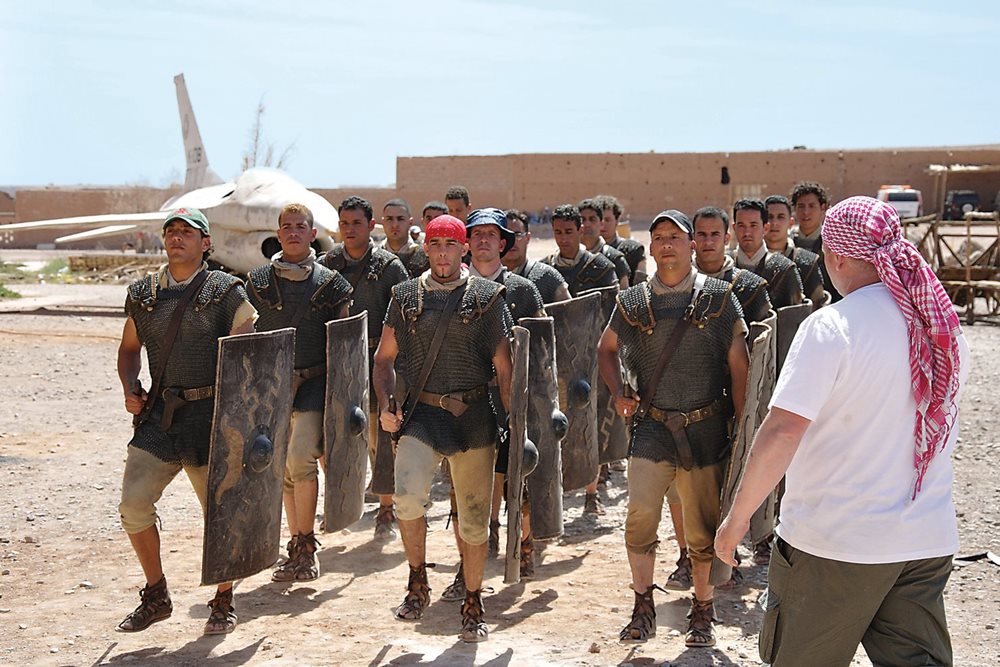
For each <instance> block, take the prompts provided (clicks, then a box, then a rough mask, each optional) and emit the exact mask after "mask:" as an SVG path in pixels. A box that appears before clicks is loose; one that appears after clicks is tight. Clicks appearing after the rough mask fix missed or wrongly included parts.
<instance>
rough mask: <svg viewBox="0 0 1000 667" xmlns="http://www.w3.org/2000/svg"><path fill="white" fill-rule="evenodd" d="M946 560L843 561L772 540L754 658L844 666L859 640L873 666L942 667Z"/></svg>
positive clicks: (948, 658) (947, 660) (946, 642)
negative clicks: (816, 554)
mask: <svg viewBox="0 0 1000 667" xmlns="http://www.w3.org/2000/svg"><path fill="white" fill-rule="evenodd" d="M951 560H952V559H951V556H943V557H939V558H927V559H923V560H913V561H905V562H898V563H876V564H859V563H845V562H843V561H836V560H831V559H829V558H820V557H819V556H813V555H812V554H808V553H806V552H804V551H800V550H799V549H796V548H795V547H793V546H791V545H790V544H788V543H787V542H785V541H784V540H782V539H780V538H778V539H776V540H775V545H774V548H773V549H772V550H771V564H770V566H769V568H768V582H767V601H766V602H765V613H764V619H763V621H762V622H761V630H760V658H761V660H763V661H764V662H767V663H771V664H772V665H774V666H775V667H784V666H791V665H848V664H850V662H851V660H852V659H853V658H854V654H855V652H856V651H857V648H858V644H859V643H860V644H861V645H863V646H864V648H865V651H866V652H867V653H868V657H869V658H870V659H871V661H872V663H873V664H875V665H894V666H898V667H909V666H911V665H912V666H916V665H948V666H950V665H951V664H952V649H951V639H950V638H949V635H948V624H947V620H946V618H945V608H944V587H945V584H947V583H948V578H949V576H950V575H951V569H952V562H951Z"/></svg>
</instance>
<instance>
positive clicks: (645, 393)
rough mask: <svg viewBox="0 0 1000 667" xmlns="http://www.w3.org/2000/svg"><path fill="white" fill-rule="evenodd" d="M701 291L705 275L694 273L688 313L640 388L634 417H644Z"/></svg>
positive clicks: (682, 335)
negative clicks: (643, 385) (646, 380)
mask: <svg viewBox="0 0 1000 667" xmlns="http://www.w3.org/2000/svg"><path fill="white" fill-rule="evenodd" d="M703 289H705V274H704V273H700V272H698V271H696V272H695V276H694V290H693V291H692V293H691V306H688V311H689V312H688V313H685V315H684V317H682V318H681V320H680V321H679V322H678V323H677V326H676V327H674V330H673V332H672V333H671V334H670V340H668V341H667V344H666V345H664V346H663V349H662V350H661V351H660V358H659V359H657V360H656V368H655V369H653V374H652V375H651V376H650V377H649V382H648V383H646V386H645V387H643V388H642V395H641V397H640V400H639V408H638V409H637V410H636V416H637V417H639V418H640V419H641V418H642V417H645V416H646V412H647V411H648V410H649V406H650V405H651V404H652V402H653V394H654V393H656V387H657V385H659V384H660V378H661V377H663V371H665V370H666V369H667V364H668V363H670V359H671V358H672V357H673V356H674V353H675V352H676V351H677V348H678V347H680V344H681V339H682V338H684V333H685V332H686V331H687V330H688V327H689V326H690V325H691V318H690V317H689V315H690V311H691V310H692V307H693V306H694V304H695V303H696V302H697V301H698V295H699V294H701V291H702V290H703Z"/></svg>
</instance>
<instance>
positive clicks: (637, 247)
mask: <svg viewBox="0 0 1000 667" xmlns="http://www.w3.org/2000/svg"><path fill="white" fill-rule="evenodd" d="M608 245H610V246H611V247H612V248H614V249H616V250H618V251H619V252H621V253H622V254H623V255H625V261H626V262H628V269H629V277H628V280H629V282H628V284H629V285H634V284H635V281H636V277H635V270H636V269H637V268H639V263H640V262H642V260H644V259H645V258H646V248H645V247H643V245H642V244H641V243H639V242H638V241H636V240H635V239H623V238H622V237H620V236H615V238H613V239H611V241H610V242H609V243H608Z"/></svg>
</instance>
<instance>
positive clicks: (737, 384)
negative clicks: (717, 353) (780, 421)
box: [726, 336, 750, 422]
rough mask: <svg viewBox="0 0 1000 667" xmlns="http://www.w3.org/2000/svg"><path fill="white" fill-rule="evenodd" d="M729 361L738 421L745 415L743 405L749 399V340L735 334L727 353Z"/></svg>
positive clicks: (734, 405)
mask: <svg viewBox="0 0 1000 667" xmlns="http://www.w3.org/2000/svg"><path fill="white" fill-rule="evenodd" d="M726 360H727V361H728V362H729V377H730V379H731V380H732V390H733V407H734V408H735V410H736V421H737V422H739V421H740V419H741V418H742V417H743V406H744V404H745V403H746V400H747V373H748V372H749V369H750V353H749V352H748V351H747V340H746V338H744V337H743V336H733V342H732V343H730V345H729V352H728V353H727V354H726Z"/></svg>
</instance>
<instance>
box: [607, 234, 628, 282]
mask: <svg viewBox="0 0 1000 667" xmlns="http://www.w3.org/2000/svg"><path fill="white" fill-rule="evenodd" d="M601 254H602V255H604V256H605V257H607V258H608V259H610V260H611V263H612V264H614V265H615V277H616V278H618V280H621V279H622V278H628V279H629V281H631V279H632V278H631V276H632V268H631V267H630V266H629V265H628V260H627V259H625V254H624V253H623V252H622V251H620V250H618V249H617V248H615V247H614V246H612V245H608V244H607V243H605V244H603V245H602V246H601ZM631 284H632V283H631V282H629V285H631Z"/></svg>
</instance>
